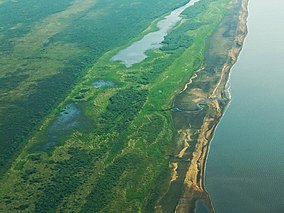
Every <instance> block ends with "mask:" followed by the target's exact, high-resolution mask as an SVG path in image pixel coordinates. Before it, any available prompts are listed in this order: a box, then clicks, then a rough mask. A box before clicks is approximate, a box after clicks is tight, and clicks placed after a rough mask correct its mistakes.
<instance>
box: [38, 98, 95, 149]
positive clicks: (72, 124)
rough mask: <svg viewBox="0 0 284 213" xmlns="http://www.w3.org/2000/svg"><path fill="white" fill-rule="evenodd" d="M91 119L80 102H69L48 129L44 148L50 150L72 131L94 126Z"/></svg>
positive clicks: (88, 128)
mask: <svg viewBox="0 0 284 213" xmlns="http://www.w3.org/2000/svg"><path fill="white" fill-rule="evenodd" d="M93 126H94V125H93V123H92V122H91V120H90V119H89V118H88V117H86V116H85V115H84V114H83V113H82V111H81V109H80V106H79V103H70V104H68V105H67V106H66V107H65V108H64V109H63V110H62V111H61V112H60V113H59V115H58V116H57V118H56V119H55V120H54V121H53V122H52V123H51V125H50V126H49V127H48V129H47V133H46V135H47V136H46V139H45V140H43V142H42V143H44V144H43V146H42V149H43V150H48V149H49V148H51V147H52V146H55V145H57V144H59V143H60V141H61V140H62V139H63V138H64V136H66V135H68V134H70V133H71V132H72V131H75V130H78V131H85V132H86V131H88V130H90V129H91V128H92V127H93Z"/></svg>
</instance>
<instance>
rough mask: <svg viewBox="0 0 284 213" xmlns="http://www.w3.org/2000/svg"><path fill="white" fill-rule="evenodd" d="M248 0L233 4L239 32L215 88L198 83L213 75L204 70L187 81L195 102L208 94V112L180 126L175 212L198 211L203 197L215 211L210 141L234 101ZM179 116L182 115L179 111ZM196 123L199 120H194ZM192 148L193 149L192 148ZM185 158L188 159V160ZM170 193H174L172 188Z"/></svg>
mask: <svg viewBox="0 0 284 213" xmlns="http://www.w3.org/2000/svg"><path fill="white" fill-rule="evenodd" d="M248 1H249V0H232V3H231V5H240V4H241V7H240V9H239V13H238V19H237V28H236V34H235V36H234V37H233V41H232V42H231V43H230V44H231V46H230V49H229V51H228V53H227V56H228V60H227V62H226V63H224V64H223V66H222V68H221V69H220V72H218V73H216V76H215V80H216V81H213V80H211V81H212V82H213V83H212V84H211V85H212V89H211V90H210V92H209V93H208V92H207V93H205V92H204V91H206V90H205V89H203V90H202V89H200V88H198V86H197V85H198V82H199V81H200V82H204V81H206V80H207V79H208V76H209V75H207V76H206V74H203V72H200V70H198V72H195V74H194V75H193V77H192V78H191V79H190V82H189V83H188V84H186V85H185V87H184V89H183V91H182V92H187V94H186V95H185V98H186V97H187V98H189V99H190V100H191V101H192V102H195V100H199V99H202V98H204V95H206V96H207V99H206V102H205V103H204V105H205V107H204V110H202V111H204V112H200V113H202V114H200V115H201V118H203V120H202V121H201V123H200V124H199V126H198V125H197V127H198V128H192V125H191V123H190V124H189V126H190V128H189V129H180V130H179V137H180V138H182V140H183V143H182V145H180V146H179V147H178V148H177V152H176V156H177V159H178V160H175V161H173V162H172V165H173V166H172V168H173V172H174V176H173V177H174V178H173V182H174V181H175V180H178V177H180V178H183V180H182V181H183V188H182V193H181V196H180V198H179V200H178V203H177V205H176V208H175V212H177V213H183V212H194V208H195V202H196V201H197V200H199V199H202V200H203V201H204V203H205V205H206V206H207V207H208V209H209V211H210V212H214V208H213V205H212V203H211V200H210V197H209V194H208V193H207V191H206V189H205V186H204V171H205V167H206V160H207V155H208V151H209V145H210V141H211V140H212V138H213V136H214V131H215V129H216V127H217V126H218V123H219V121H220V119H221V117H222V115H223V113H224V110H225V108H226V106H227V105H228V103H229V101H230V96H229V93H228V91H227V82H228V79H229V74H230V70H231V68H232V66H233V65H234V64H235V63H236V61H237V59H238V56H239V54H240V52H241V49H242V46H243V43H244V40H245V37H246V35H247V25H246V23H247V17H248V10H247V7H248ZM232 7H233V6H232ZM224 26H225V27H224ZM221 27H223V28H224V30H226V27H228V26H227V25H226V23H225V24H223V25H222V26H221V25H220V28H221ZM217 33H218V32H217ZM221 33H224V32H223V31H222V30H220V32H219V34H221ZM229 39H230V38H229ZM202 70H203V69H202ZM202 78H204V79H202ZM194 81H197V82H194ZM184 115H186V116H188V120H190V119H191V120H194V118H196V116H198V115H192V114H184ZM174 116H175V115H174ZM194 116H195V117H194ZM176 117H178V116H177V115H176ZM193 124H195V123H194V122H193ZM194 136H195V137H194ZM190 148H191V149H192V150H191V151H190ZM185 161H188V163H186V162H185ZM183 173H184V175H183ZM172 191H174V190H172ZM168 193H170V189H169V192H168Z"/></svg>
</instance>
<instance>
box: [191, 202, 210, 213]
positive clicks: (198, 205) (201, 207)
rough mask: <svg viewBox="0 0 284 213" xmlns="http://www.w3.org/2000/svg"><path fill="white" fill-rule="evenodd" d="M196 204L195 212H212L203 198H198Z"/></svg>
mask: <svg viewBox="0 0 284 213" xmlns="http://www.w3.org/2000/svg"><path fill="white" fill-rule="evenodd" d="M195 205H196V207H195V209H194V213H210V211H209V209H208V208H207V206H206V205H205V203H204V201H203V200H197V201H196V203H195Z"/></svg>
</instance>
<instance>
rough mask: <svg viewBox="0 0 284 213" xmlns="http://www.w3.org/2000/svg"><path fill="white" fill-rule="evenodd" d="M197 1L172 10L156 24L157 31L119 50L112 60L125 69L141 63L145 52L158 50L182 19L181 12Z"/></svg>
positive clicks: (191, 1) (195, 0)
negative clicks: (118, 62)
mask: <svg viewBox="0 0 284 213" xmlns="http://www.w3.org/2000/svg"><path fill="white" fill-rule="evenodd" d="M198 1H200V0H190V1H189V2H188V3H187V4H185V5H183V6H182V7H179V8H177V9H175V10H173V11H172V12H171V13H170V14H169V15H168V16H166V17H165V18H164V19H162V20H161V21H159V22H158V23H157V28H158V30H157V31H154V32H151V33H148V34H147V35H145V36H144V37H143V38H142V39H141V40H139V41H136V42H134V43H133V44H131V45H130V46H129V47H127V48H125V49H123V50H121V51H120V52H118V53H117V54H116V55H115V56H113V57H112V60H114V61H121V62H122V63H123V64H124V65H125V66H126V67H131V66H132V65H133V64H137V63H139V62H142V61H143V60H144V59H146V58H147V55H146V51H147V50H151V49H158V48H160V47H161V46H162V44H161V43H162V41H164V38H165V36H166V35H167V34H168V32H169V31H170V30H171V29H172V28H173V27H174V26H176V24H177V23H178V22H179V21H180V20H181V19H182V17H181V16H180V15H181V14H182V12H183V11H185V10H186V9H187V8H189V7H191V6H193V5H194V4H195V3H196V2H198Z"/></svg>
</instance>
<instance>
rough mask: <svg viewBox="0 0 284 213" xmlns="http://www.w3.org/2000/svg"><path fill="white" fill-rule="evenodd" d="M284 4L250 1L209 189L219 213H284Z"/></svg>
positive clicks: (273, 0) (213, 145) (215, 146)
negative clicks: (246, 31)
mask: <svg viewBox="0 0 284 213" xmlns="http://www.w3.org/2000/svg"><path fill="white" fill-rule="evenodd" d="M283 8H284V2H283V1H282V0H271V1H265V0H250V3H249V19H248V30H249V34H248V36H247V38H246V42H245V44H244V48H243V50H242V52H241V54H240V57H239V61H238V62H237V63H236V65H235V66H234V67H233V69H232V71H231V73H232V75H231V95H232V102H231V104H230V106H229V108H228V110H227V112H226V113H225V115H224V117H223V119H222V121H221V122H220V125H219V127H218V128H217V130H216V135H215V137H214V140H213V141H212V143H211V148H210V152H209V156H208V161H207V167H206V180H205V182H206V189H207V190H208V192H209V194H210V196H211V199H212V202H213V206H214V208H215V211H216V213H228V212H230V213H240V212H244V213H246V212H249V213H262V212H263V213H264V212H265V213H267V212H269V213H281V212H284V202H283V198H284V111H283V109H284V93H283V91H284V90H283V89H284V61H283V60H284V47H283V38H284V22H283V20H284V13H283Z"/></svg>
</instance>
